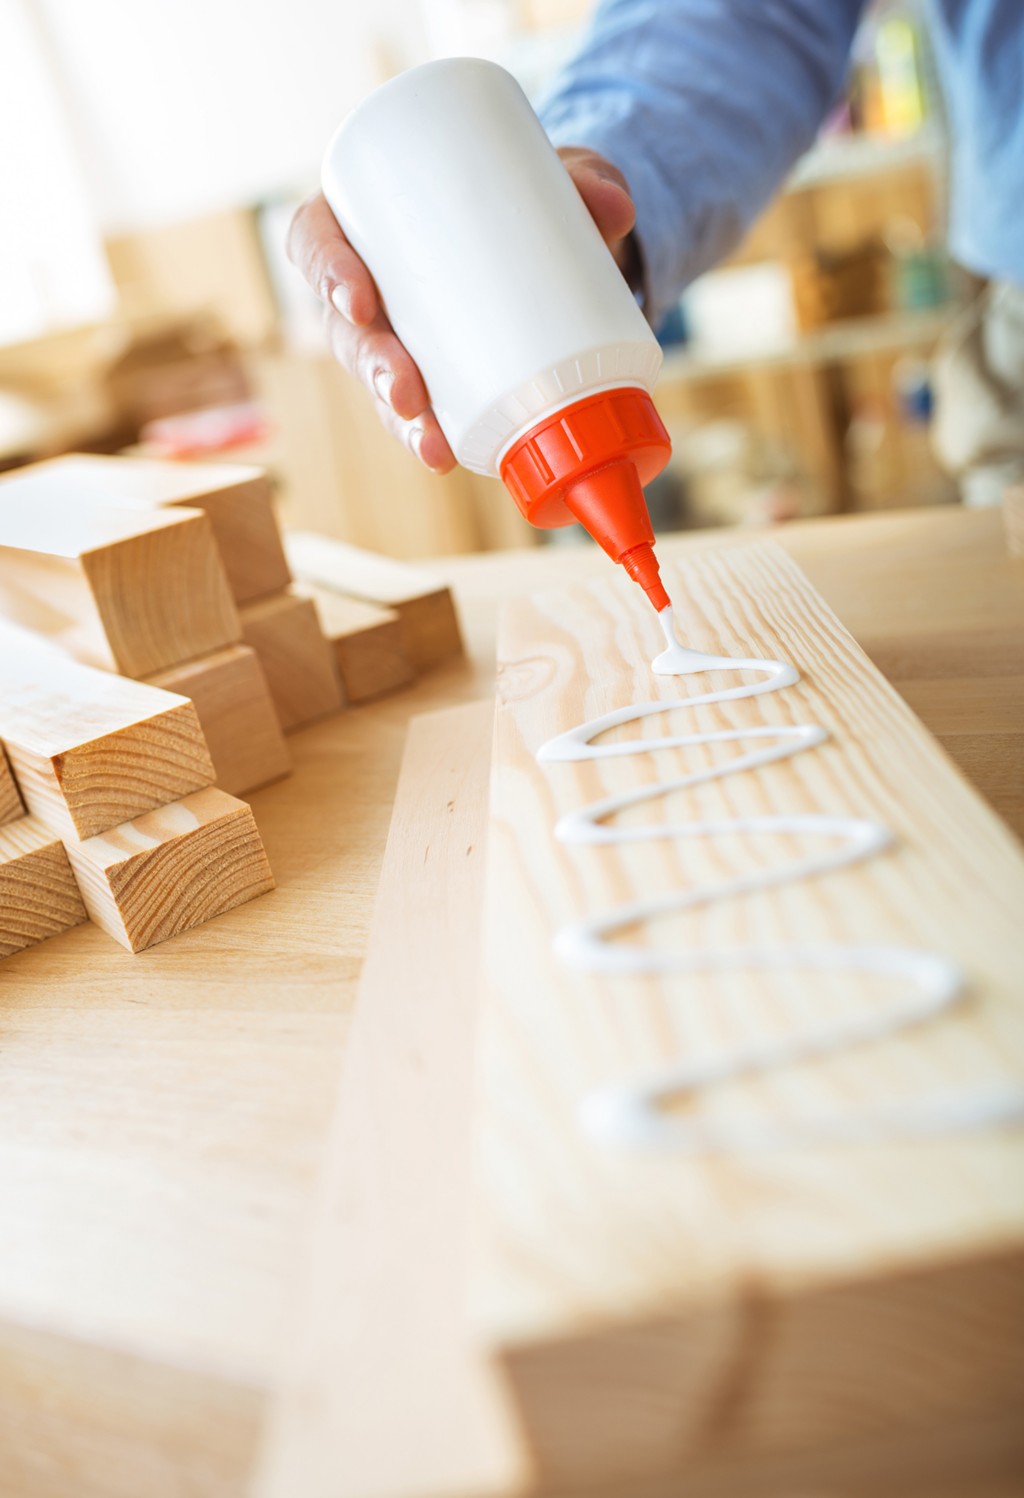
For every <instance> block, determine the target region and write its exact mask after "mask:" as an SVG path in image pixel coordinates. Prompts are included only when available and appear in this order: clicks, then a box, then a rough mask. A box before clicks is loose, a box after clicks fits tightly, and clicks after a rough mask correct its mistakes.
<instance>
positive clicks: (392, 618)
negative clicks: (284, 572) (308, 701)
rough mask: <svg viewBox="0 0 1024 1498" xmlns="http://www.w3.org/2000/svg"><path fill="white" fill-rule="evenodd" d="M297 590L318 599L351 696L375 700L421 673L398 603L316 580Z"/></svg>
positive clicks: (319, 611) (323, 624) (319, 613)
mask: <svg viewBox="0 0 1024 1498" xmlns="http://www.w3.org/2000/svg"><path fill="white" fill-rule="evenodd" d="M295 591H296V592H297V593H298V594H300V595H301V597H303V598H311V599H312V600H313V603H314V604H315V605H316V612H317V617H318V619H319V620H320V628H321V629H322V631H323V633H324V636H325V638H326V639H327V640H329V641H330V644H331V647H332V649H333V650H334V658H335V660H336V661H337V663H338V674H339V675H340V677H341V683H342V686H343V687H344V688H345V696H346V697H347V698H348V700H349V702H351V703H357V702H370V701H372V699H373V698H374V697H383V696H384V695H385V693H387V692H395V691H398V690H400V688H402V687H407V686H408V685H409V684H410V682H412V681H413V680H414V679H415V676H416V672H415V669H414V667H413V665H412V662H411V660H410V658H409V652H408V650H407V649H406V645H405V635H404V632H403V629H402V621H401V618H400V617H399V615H398V614H397V613H396V612H395V611H394V609H382V608H378V607H377V605H376V604H372V603H363V602H362V601H361V600H360V599H358V598H346V597H345V596H344V595H343V594H341V593H332V592H331V591H330V590H329V589H328V588H318V587H316V586H314V585H313V584H312V583H299V584H298V586H297V587H296V589H295Z"/></svg>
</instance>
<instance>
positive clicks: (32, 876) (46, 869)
mask: <svg viewBox="0 0 1024 1498" xmlns="http://www.w3.org/2000/svg"><path fill="white" fill-rule="evenodd" d="M87 919H88V917H87V916H86V912H85V906H84V905H83V904H82V897H81V895H80V894H79V892H78V886H77V885H76V883H75V876H74V874H73V873H72V872H71V866H70V864H69V863H68V857H67V854H66V853H65V851H64V848H63V845H62V844H61V841H60V839H59V838H57V837H54V835H53V833H52V832H51V831H50V830H49V828H47V827H44V826H43V825H42V824H41V823H40V822H37V821H36V820H35V818H33V817H20V818H19V819H18V820H17V821H16V822H8V823H7V825H6V826H5V827H0V957H10V956H12V955H13V954H14V953H15V952H20V951H21V950H22V949H23V948H24V947H31V946H34V945H35V944H36V942H40V941H45V940H46V939H47V937H49V936H57V935H58V934H59V933H60V932H61V931H69V930H70V929H71V928H72V926H79V925H81V923H82V922H83V921H84V920H87Z"/></svg>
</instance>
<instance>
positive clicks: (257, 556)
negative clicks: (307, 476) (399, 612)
mask: <svg viewBox="0 0 1024 1498" xmlns="http://www.w3.org/2000/svg"><path fill="white" fill-rule="evenodd" d="M4 494H6V496H7V498H8V499H12V500H14V501H15V502H17V503H20V504H26V505H37V504H50V503H53V502H54V501H57V502H58V503H65V504H73V505H74V504H77V505H80V506H82V507H83V508H84V507H87V506H95V505H116V506H119V507H120V506H131V507H134V506H136V505H137V506H141V507H142V508H149V509H161V508H164V507H167V506H186V507H189V508H191V509H196V510H205V512H206V514H207V516H208V517H209V521H210V525H211V526H212V528H213V534H214V538H215V540H216V542H217V545H218V547H219V548H220V554H221V560H222V561H223V563H224V570H225V572H226V573H227V578H228V583H229V584H230V587H231V591H232V594H233V595H234V598H235V600H236V602H238V603H248V602H249V601H250V600H251V599H253V598H261V597H263V596H264V595H265V594H267V593H275V592H277V591H279V590H280V589H281V588H285V587H287V586H288V583H289V582H290V581H291V574H290V573H289V570H288V563H287V561H286V560H285V555H284V550H283V547H282V545H281V537H280V533H279V531H278V528H277V521H276V519H275V516H274V507H273V490H272V487H271V482H270V479H269V477H268V476H267V474H266V473H265V472H264V471H263V470H262V469H261V468H254V467H250V466H249V465H241V464H227V463H223V464H222V463H192V462H176V461H170V460H161V459H156V458H130V457H107V456H104V455H100V454H94V453H70V454H68V455H67V456H65V457H61V458H51V459H49V460H48V461H47V462H44V463H34V464H32V465H31V466H30V467H28V468H22V469H19V470H18V472H17V473H16V474H14V475H12V476H11V477H10V478H9V479H8V480H6V486H5V488H3V489H0V496H2V495H4Z"/></svg>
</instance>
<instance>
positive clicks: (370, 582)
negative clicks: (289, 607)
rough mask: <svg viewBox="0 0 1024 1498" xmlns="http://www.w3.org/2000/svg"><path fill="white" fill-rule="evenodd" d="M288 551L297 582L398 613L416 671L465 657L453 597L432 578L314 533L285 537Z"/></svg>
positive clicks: (404, 563)
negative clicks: (318, 586)
mask: <svg viewBox="0 0 1024 1498" xmlns="http://www.w3.org/2000/svg"><path fill="white" fill-rule="evenodd" d="M285 551H286V553H287V556H288V560H289V562H290V563H291V566H292V569H293V570H294V572H295V575H296V577H299V578H301V579H302V580H303V581H304V582H310V583H319V584H320V585H321V586H322V587H325V588H331V589H333V590H334V591H335V592H336V593H344V594H347V595H348V596H349V597H351V598H361V599H362V600H363V602H364V603H375V604H377V605H378V606H380V607H382V608H388V609H394V611H395V612H396V613H397V614H398V615H399V617H400V618H401V620H402V627H403V629H404V630H405V644H406V649H407V650H408V652H409V658H410V660H411V661H412V663H413V665H414V666H416V667H417V668H418V669H420V670H422V669H423V668H424V667H426V666H432V665H435V664H436V663H437V662H438V661H443V660H447V659H448V658H449V657H450V656H453V655H461V654H462V635H461V634H460V632H459V620H458V615H457V614H456V612H455V604H454V601H453V599H452V595H451V592H450V590H449V589H448V588H447V587H446V586H445V585H444V583H442V582H440V581H439V580H438V579H437V578H436V577H434V576H433V574H432V573H430V572H427V571H426V570H425V569H423V568H420V567H412V566H410V565H409V563H408V562H396V561H395V560H394V559H393V558H391V557H383V556H379V555H378V554H377V553H376V552H372V551H363V550H362V549H361V548H360V547H358V546H350V545H348V543H347V542H345V541H335V540H332V539H331V538H329V537H327V536H317V535H315V534H314V533H313V532H311V531H292V532H290V533H289V534H288V535H286V536H285Z"/></svg>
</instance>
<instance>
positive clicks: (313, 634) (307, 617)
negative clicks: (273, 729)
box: [242, 592, 345, 733]
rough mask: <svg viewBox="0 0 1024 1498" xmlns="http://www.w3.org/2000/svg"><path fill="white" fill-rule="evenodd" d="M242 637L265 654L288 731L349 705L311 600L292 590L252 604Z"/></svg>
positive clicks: (244, 618) (262, 656) (261, 659)
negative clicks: (297, 595)
mask: <svg viewBox="0 0 1024 1498" xmlns="http://www.w3.org/2000/svg"><path fill="white" fill-rule="evenodd" d="M242 639H243V640H244V641H245V643H246V645H248V646H250V647H251V648H252V649H253V650H255V652H256V654H257V656H258V657H259V662H260V665H261V666H262V667H263V674H264V675H265V677H266V679H267V686H268V687H269V688H270V695H271V697H272V699H273V702H274V707H275V708H276V709H277V716H278V718H279V719H280V722H281V727H282V728H283V729H284V731H285V733H291V732H292V731H293V730H294V729H296V728H304V727H305V725H306V724H307V723H313V722H315V721H316V720H317V719H318V718H325V717H327V715H328V714H329V713H336V712H339V711H340V710H341V708H343V707H344V706H345V698H344V693H343V691H342V686H341V680H340V678H339V676H338V670H337V666H336V665H335V661H334V652H333V651H332V649H331V646H330V645H329V643H328V642H327V640H325V639H324V636H323V632H322V630H321V629H320V621H319V619H318V618H317V613H316V608H315V606H314V604H313V603H312V601H311V600H310V599H308V598H298V597H296V595H295V594H294V593H290V592H286V593H275V594H273V596H272V597H270V598H261V599H259V600H258V601H257V602H256V603H249V604H246V605H245V606H244V607H243V609H242Z"/></svg>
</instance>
